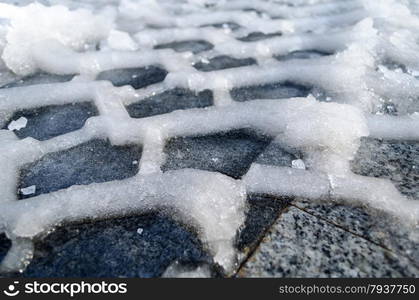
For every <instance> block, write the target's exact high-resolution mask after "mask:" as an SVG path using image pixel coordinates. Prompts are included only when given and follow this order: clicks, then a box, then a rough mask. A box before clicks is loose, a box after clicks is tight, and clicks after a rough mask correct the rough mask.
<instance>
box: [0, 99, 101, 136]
mask: <svg viewBox="0 0 419 300" xmlns="http://www.w3.org/2000/svg"><path fill="white" fill-rule="evenodd" d="M97 114H98V112H97V109H96V107H95V106H94V105H93V103H91V102H80V103H71V104H66V105H51V106H45V107H40V108H35V109H28V110H20V111H17V112H16V113H15V114H14V115H13V116H12V118H11V119H10V120H9V122H7V123H6V126H5V127H4V128H3V129H7V125H8V124H9V123H10V122H11V121H12V120H17V119H19V118H21V117H24V118H26V119H27V120H28V123H27V125H26V127H24V128H22V129H20V130H15V131H14V133H15V134H16V135H17V136H18V137H19V138H21V139H23V138H26V137H33V138H35V139H37V140H41V141H43V140H47V139H50V138H52V137H55V136H59V135H62V134H65V133H68V132H71V131H74V130H77V129H80V128H82V127H83V125H84V123H85V122H86V120H87V119H88V118H90V117H93V116H95V115H97Z"/></svg>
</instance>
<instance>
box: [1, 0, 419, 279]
mask: <svg viewBox="0 0 419 300" xmlns="http://www.w3.org/2000/svg"><path fill="white" fill-rule="evenodd" d="M26 2H27V1H26ZM26 2H25V3H23V2H22V6H14V5H10V4H0V51H1V52H2V56H1V60H0V86H4V85H5V84H6V83H8V82H11V81H13V80H15V79H16V78H20V77H22V76H26V75H29V74H34V73H37V72H40V71H42V72H46V73H51V74H60V75H74V74H76V76H75V77H74V79H73V80H72V81H69V82H63V83H50V84H36V85H31V86H26V87H9V88H3V89H0V126H1V127H2V128H3V127H9V130H0V166H1V170H2V172H0V195H1V196H0V206H1V211H0V229H1V230H2V231H4V232H5V233H6V234H7V236H8V237H9V238H10V239H11V240H12V247H11V249H10V251H9V252H8V254H7V256H6V257H5V259H4V260H3V261H2V263H1V266H0V268H1V269H2V270H3V271H16V270H23V269H24V267H25V266H26V265H27V264H28V263H29V262H30V259H31V257H32V255H33V251H34V249H33V240H34V239H37V238H42V237H43V236H45V235H46V234H48V233H49V232H51V230H54V228H55V227H57V226H60V225H62V224H65V223H69V222H79V221H82V220H85V219H91V220H92V219H93V220H95V219H103V218H111V217H118V216H125V215H130V214H140V213H144V212H148V211H150V210H164V211H167V212H168V213H170V214H171V215H172V216H173V217H175V218H179V219H180V220H182V221H183V222H185V223H186V224H190V225H193V226H195V227H196V228H197V229H198V232H199V236H200V237H201V239H202V241H203V242H204V244H205V245H206V246H207V248H208V250H209V251H210V252H211V253H212V254H213V256H214V261H215V262H217V263H218V264H219V265H221V266H222V267H224V269H225V270H226V271H227V272H229V271H231V270H232V269H233V267H234V263H235V256H236V250H235V248H234V246H233V245H234V239H235V237H236V233H237V231H238V230H240V228H241V226H242V225H243V222H244V216H245V211H246V197H247V195H248V194H253V193H256V194H267V195H272V196H275V197H282V196H290V197H304V198H308V199H312V200H313V201H342V202H345V203H348V204H354V205H364V206H366V207H369V208H370V209H374V210H377V211H384V212H386V213H389V214H393V215H396V216H398V217H399V218H400V219H401V220H403V221H404V222H406V223H409V224H417V223H418V221H419V203H418V202H417V200H414V199H409V198H407V197H405V196H403V195H401V194H400V193H399V192H398V191H397V189H396V188H395V187H394V186H393V185H392V184H391V182H390V181H388V180H384V179H378V178H371V177H366V176H359V175H355V174H353V173H352V172H351V170H350V161H351V160H352V159H353V157H354V155H355V153H356V151H357V149H358V147H359V144H360V138H361V137H365V136H370V137H374V138H380V139H390V140H402V141H404V140H411V141H418V140H419V130H418V128H419V118H418V107H419V106H418V105H417V99H418V96H419V95H418V92H417V91H418V90H419V84H418V81H417V79H416V77H415V76H417V72H418V71H417V70H419V68H418V55H419V54H418V53H419V49H418V45H417V44H416V43H415V42H413V41H416V40H418V34H417V32H418V29H419V19H418V17H416V15H414V14H413V13H412V12H411V10H410V6H407V5H404V4H402V3H399V2H396V1H392V0H385V1H380V2H378V1H373V0H352V1H344V2H342V1H330V0H307V1H303V0H298V1H279V3H278V1H263V2H260V3H255V2H254V1H247V0H240V1H239V0H237V1H196V0H195V1H181V2H179V3H176V4H174V3H173V2H171V1H163V0H162V1H153V0H148V1H141V2H137V1H128V0H123V1H112V2H107V3H106V5H105V6H104V3H101V2H100V3H98V2H95V1H80V2H78V1H56V0H50V1H43V4H39V3H34V4H29V5H26ZM57 2H60V3H62V4H64V5H66V6H67V7H68V8H67V7H66V6H56V4H57ZM58 4H59V3H58ZM290 4H292V5H290ZM255 10H256V11H255ZM412 11H413V9H412ZM28 16H31V17H28ZM33 16H36V17H33ZM75 24H77V29H76V28H74V25H75ZM220 24H221V25H220ZM223 24H224V25H223ZM229 24H230V25H229ZM231 24H236V25H235V26H232V25H231ZM309 31H310V32H309ZM255 32H257V34H258V35H260V36H261V37H262V38H261V39H256V40H254V41H249V40H246V39H243V37H246V36H249V35H251V34H254V33H255ZM278 32H279V33H278ZM191 41H205V42H206V43H207V44H208V45H211V47H209V46H208V47H207V48H205V49H200V50H201V52H199V53H197V52H198V51H195V54H194V51H193V50H194V49H191V50H190V51H183V50H185V49H180V48H177V51H178V52H177V51H175V50H173V49H159V48H161V47H159V46H161V45H165V46H166V47H167V45H172V46H173V43H176V42H191ZM190 44H191V45H193V43H192V42H191V43H190ZM188 45H189V44H188ZM174 48H175V47H174ZM182 51H183V52H182ZM305 51H306V52H310V51H317V53H322V54H325V55H316V56H313V57H309V58H306V59H304V58H290V59H281V57H287V55H292V54H293V53H298V52H300V53H304V52H305ZM222 55H226V56H230V57H233V58H235V59H248V58H252V59H254V60H255V61H256V62H257V64H253V65H247V66H241V67H236V68H231V69H222V70H215V71H208V72H202V71H199V70H198V69H196V68H194V67H193V65H194V64H196V63H202V64H207V63H209V62H210V60H212V59H213V58H216V57H219V56H222ZM291 57H292V56H291ZM297 57H298V56H297ZM148 66H159V67H161V68H163V69H164V70H166V71H167V73H168V74H167V76H165V77H164V76H163V77H164V79H162V80H163V81H161V82H159V83H154V84H151V85H148V86H145V87H142V88H139V89H137V90H135V89H133V88H132V87H131V86H122V87H116V86H115V85H113V84H112V83H111V82H109V81H99V80H96V78H101V75H100V74H101V73H102V72H104V71H109V72H112V71H113V70H122V69H135V68H144V67H148ZM284 82H292V83H295V84H298V85H301V86H304V87H307V89H308V90H311V91H312V92H313V94H315V95H314V96H315V97H314V96H311V95H310V96H308V97H304V98H287V99H256V100H253V101H247V102H236V101H234V100H233V97H232V96H231V94H230V92H231V91H232V89H234V88H241V87H251V86H258V85H264V84H271V83H284ZM176 88H184V89H190V90H192V91H194V92H196V93H198V92H200V91H204V90H211V92H212V93H213V98H214V99H213V100H214V101H213V102H214V105H213V106H211V107H206V108H195V109H186V110H178V111H173V112H170V113H166V114H161V115H154V116H150V117H146V118H138V119H135V118H131V117H130V115H129V114H128V112H127V109H126V107H127V106H129V105H131V104H133V103H139V102H141V101H143V100H145V99H149V98H150V97H151V96H154V95H156V94H158V93H163V92H165V91H167V90H171V89H176ZM316 97H317V99H316ZM86 100H89V101H92V103H93V104H94V106H95V107H96V108H97V110H98V112H99V115H97V116H93V117H90V118H89V119H87V121H86V122H85V124H84V126H83V127H82V128H81V129H79V130H76V131H72V132H69V133H66V134H63V135H60V136H56V137H53V138H51V139H48V140H43V141H40V140H36V139H34V138H25V139H18V137H17V136H16V135H15V134H14V133H13V130H15V131H16V130H19V128H22V127H21V126H23V125H24V124H23V123H25V122H24V121H25V120H23V119H22V120H13V121H12V122H10V118H11V117H12V116H13V114H14V113H15V112H17V111H19V110H22V109H36V108H41V107H45V106H50V105H66V104H70V103H80V102H84V101H86ZM388 103H391V104H392V105H394V106H395V107H396V108H397V113H395V114H392V115H390V114H384V113H383V112H384V111H385V108H386V105H388ZM8 121H9V122H8ZM7 122H8V123H7ZM13 122H14V123H13ZM25 125H26V123H25ZM249 128H250V129H253V130H255V131H256V132H258V133H260V134H263V135H264V136H269V137H271V138H272V139H273V142H274V143H278V144H279V145H280V146H281V148H283V149H285V150H286V151H288V152H290V153H295V154H298V155H296V156H297V157H299V159H298V160H294V161H293V163H292V166H293V167H290V168H286V167H276V166H269V165H260V164H256V163H254V164H252V166H251V167H250V169H249V171H248V172H247V173H246V174H245V175H244V176H243V178H242V179H233V178H230V177H228V176H226V175H222V174H220V173H217V172H208V171H202V170H193V169H183V170H177V171H168V172H162V170H161V169H162V166H163V165H164V163H165V160H166V157H165V153H164V148H165V145H166V143H167V142H168V141H169V140H170V139H171V138H174V137H180V136H203V135H208V134H213V133H219V132H226V131H229V130H235V129H249ZM98 138H99V139H108V140H109V141H110V142H111V144H113V145H127V144H135V145H140V146H142V154H141V158H140V157H139V158H138V164H139V171H138V174H136V175H135V176H134V177H131V178H128V179H123V180H119V181H111V182H104V183H94V184H90V185H83V186H72V187H69V188H67V189H63V190H59V191H56V192H51V193H48V194H42V195H39V196H35V197H32V198H31V199H30V200H25V201H17V199H18V196H17V193H16V189H17V184H18V176H19V170H20V168H21V167H22V166H23V165H25V164H27V163H32V162H35V161H37V160H39V159H41V158H42V157H43V156H44V155H46V154H48V153H53V152H57V151H61V150H65V149H70V148H72V147H75V146H77V145H80V144H83V143H86V142H88V141H90V140H92V139H98ZM26 188H31V190H33V188H35V189H36V187H26ZM25 192H27V190H25ZM172 269H173V270H172V271H171V272H181V273H182V272H183V271H181V270H180V271H179V270H178V271H176V269H177V268H175V267H174V268H172ZM206 273H208V272H206Z"/></svg>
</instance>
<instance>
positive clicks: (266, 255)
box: [238, 206, 419, 277]
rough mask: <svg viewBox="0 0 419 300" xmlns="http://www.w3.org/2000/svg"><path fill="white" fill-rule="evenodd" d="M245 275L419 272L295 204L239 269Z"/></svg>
mask: <svg viewBox="0 0 419 300" xmlns="http://www.w3.org/2000/svg"><path fill="white" fill-rule="evenodd" d="M238 276H242V277H416V276H419V269H418V268H417V267H415V266H413V265H412V264H411V263H410V261H409V260H408V259H407V258H405V257H403V256H399V255H397V254H396V253H394V252H392V251H389V250H386V249H385V248H383V247H381V246H378V245H376V244H373V243H371V242H370V241H368V240H366V239H364V238H362V237H360V236H358V235H355V234H353V233H351V232H348V231H346V230H343V229H341V228H338V227H336V226H334V225H332V224H330V223H328V222H326V221H325V220H323V219H320V218H318V217H316V216H313V215H311V214H308V213H306V212H304V211H303V210H300V209H298V208H296V207H294V206H292V207H290V208H289V210H288V211H287V212H286V213H283V214H282V215H281V216H280V218H279V219H278V220H277V222H276V223H275V224H274V225H273V226H272V228H271V230H270V231H269V233H268V234H267V235H266V236H265V238H264V241H263V242H262V243H261V245H260V246H259V247H258V249H257V250H256V251H255V253H254V254H253V255H252V257H251V258H250V259H249V260H248V261H247V262H246V263H245V264H244V265H243V267H242V268H241V269H240V271H239V273H238Z"/></svg>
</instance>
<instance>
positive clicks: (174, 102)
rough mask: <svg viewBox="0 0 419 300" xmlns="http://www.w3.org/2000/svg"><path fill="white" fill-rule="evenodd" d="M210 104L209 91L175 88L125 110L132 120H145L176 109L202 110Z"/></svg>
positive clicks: (211, 98) (210, 95)
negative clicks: (197, 91)
mask: <svg viewBox="0 0 419 300" xmlns="http://www.w3.org/2000/svg"><path fill="white" fill-rule="evenodd" d="M212 104H213V97H212V92H211V91H210V90H205V91H202V92H199V93H195V92H192V91H190V90H186V89H181V88H175V89H171V90H167V91H165V92H163V93H160V94H157V95H155V96H151V97H149V98H146V99H143V100H141V101H139V102H136V103H133V104H130V105H128V106H127V107H126V108H127V111H128V113H129V115H130V116H131V117H132V118H145V117H150V116H154V115H160V114H165V113H169V112H171V111H174V110H177V109H188V108H197V107H201V108H202V107H207V106H211V105H212Z"/></svg>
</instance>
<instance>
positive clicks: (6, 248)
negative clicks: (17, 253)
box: [0, 233, 12, 261]
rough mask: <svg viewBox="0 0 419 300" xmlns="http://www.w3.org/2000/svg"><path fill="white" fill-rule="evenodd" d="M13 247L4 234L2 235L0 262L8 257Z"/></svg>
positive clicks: (0, 235) (0, 240)
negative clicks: (8, 252)
mask: <svg viewBox="0 0 419 300" xmlns="http://www.w3.org/2000/svg"><path fill="white" fill-rule="evenodd" d="M11 246H12V243H11V241H10V240H9V239H8V238H7V237H6V235H5V234H4V233H1V234H0V261H2V260H3V258H4V257H5V256H6V254H7V251H9V249H10V247H11Z"/></svg>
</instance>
